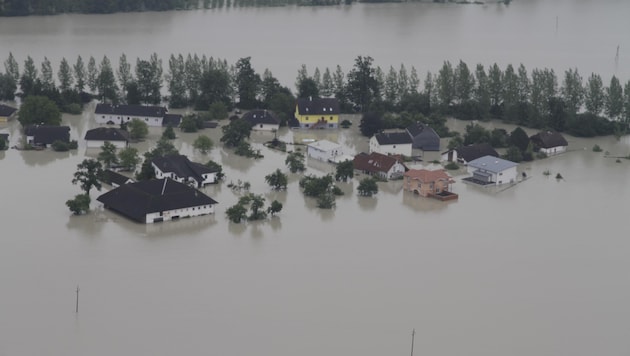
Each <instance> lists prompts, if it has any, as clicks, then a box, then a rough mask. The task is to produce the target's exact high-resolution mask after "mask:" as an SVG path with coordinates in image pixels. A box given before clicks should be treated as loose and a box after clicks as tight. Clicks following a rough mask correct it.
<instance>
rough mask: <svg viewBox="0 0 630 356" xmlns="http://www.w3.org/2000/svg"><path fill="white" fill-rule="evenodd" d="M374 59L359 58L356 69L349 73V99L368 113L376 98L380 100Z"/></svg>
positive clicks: (355, 65) (355, 62) (355, 64)
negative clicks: (373, 63)
mask: <svg viewBox="0 0 630 356" xmlns="http://www.w3.org/2000/svg"><path fill="white" fill-rule="evenodd" d="M373 61H374V60H373V59H372V57H370V56H367V57H363V56H358V57H357V58H356V59H355V61H354V67H353V68H352V69H351V70H350V72H348V83H347V94H348V97H349V99H350V100H351V101H352V102H353V103H354V104H355V105H358V106H359V107H360V108H361V111H366V110H368V109H369V108H370V105H371V104H372V101H374V100H375V98H380V87H379V86H378V81H377V80H376V76H375V69H374V67H373V65H372V62H373Z"/></svg>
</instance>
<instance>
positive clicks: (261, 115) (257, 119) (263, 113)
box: [242, 110, 280, 126]
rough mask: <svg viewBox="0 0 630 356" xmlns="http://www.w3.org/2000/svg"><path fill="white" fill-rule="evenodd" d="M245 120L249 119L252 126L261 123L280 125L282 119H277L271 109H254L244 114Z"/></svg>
mask: <svg viewBox="0 0 630 356" xmlns="http://www.w3.org/2000/svg"><path fill="white" fill-rule="evenodd" d="M242 119H243V120H247V121H248V122H249V123H250V124H251V125H252V126H254V125H259V124H267V125H279V124H280V121H278V119H276V117H275V116H274V115H273V113H272V112H271V111H269V110H252V111H248V112H246V113H245V114H243V117H242Z"/></svg>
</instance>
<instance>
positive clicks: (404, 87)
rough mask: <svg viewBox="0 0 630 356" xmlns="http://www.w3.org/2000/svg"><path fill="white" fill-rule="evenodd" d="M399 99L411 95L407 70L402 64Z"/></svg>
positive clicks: (399, 72)
mask: <svg viewBox="0 0 630 356" xmlns="http://www.w3.org/2000/svg"><path fill="white" fill-rule="evenodd" d="M397 86H398V97H399V98H403V97H405V96H406V95H407V94H409V75H407V68H405V65H404V64H400V69H399V70H398V85H397Z"/></svg>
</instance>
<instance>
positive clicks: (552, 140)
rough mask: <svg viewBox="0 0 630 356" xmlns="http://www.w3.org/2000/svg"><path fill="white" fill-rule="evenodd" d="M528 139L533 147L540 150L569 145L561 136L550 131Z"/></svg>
mask: <svg viewBox="0 0 630 356" xmlns="http://www.w3.org/2000/svg"><path fill="white" fill-rule="evenodd" d="M530 139H531V140H532V142H533V143H534V144H535V145H537V146H538V147H542V148H552V147H559V146H568V145H569V143H568V142H567V140H566V139H565V138H564V137H563V136H562V135H561V134H559V133H557V132H551V131H542V132H539V133H537V134H535V135H533V136H532V137H531V138H530Z"/></svg>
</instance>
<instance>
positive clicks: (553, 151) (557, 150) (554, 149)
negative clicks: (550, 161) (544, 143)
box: [540, 146, 567, 156]
mask: <svg viewBox="0 0 630 356" xmlns="http://www.w3.org/2000/svg"><path fill="white" fill-rule="evenodd" d="M540 151H541V152H545V153H546V154H547V156H553V155H557V154H560V153H563V152H566V151H567V147H566V146H558V147H550V148H541V149H540Z"/></svg>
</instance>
